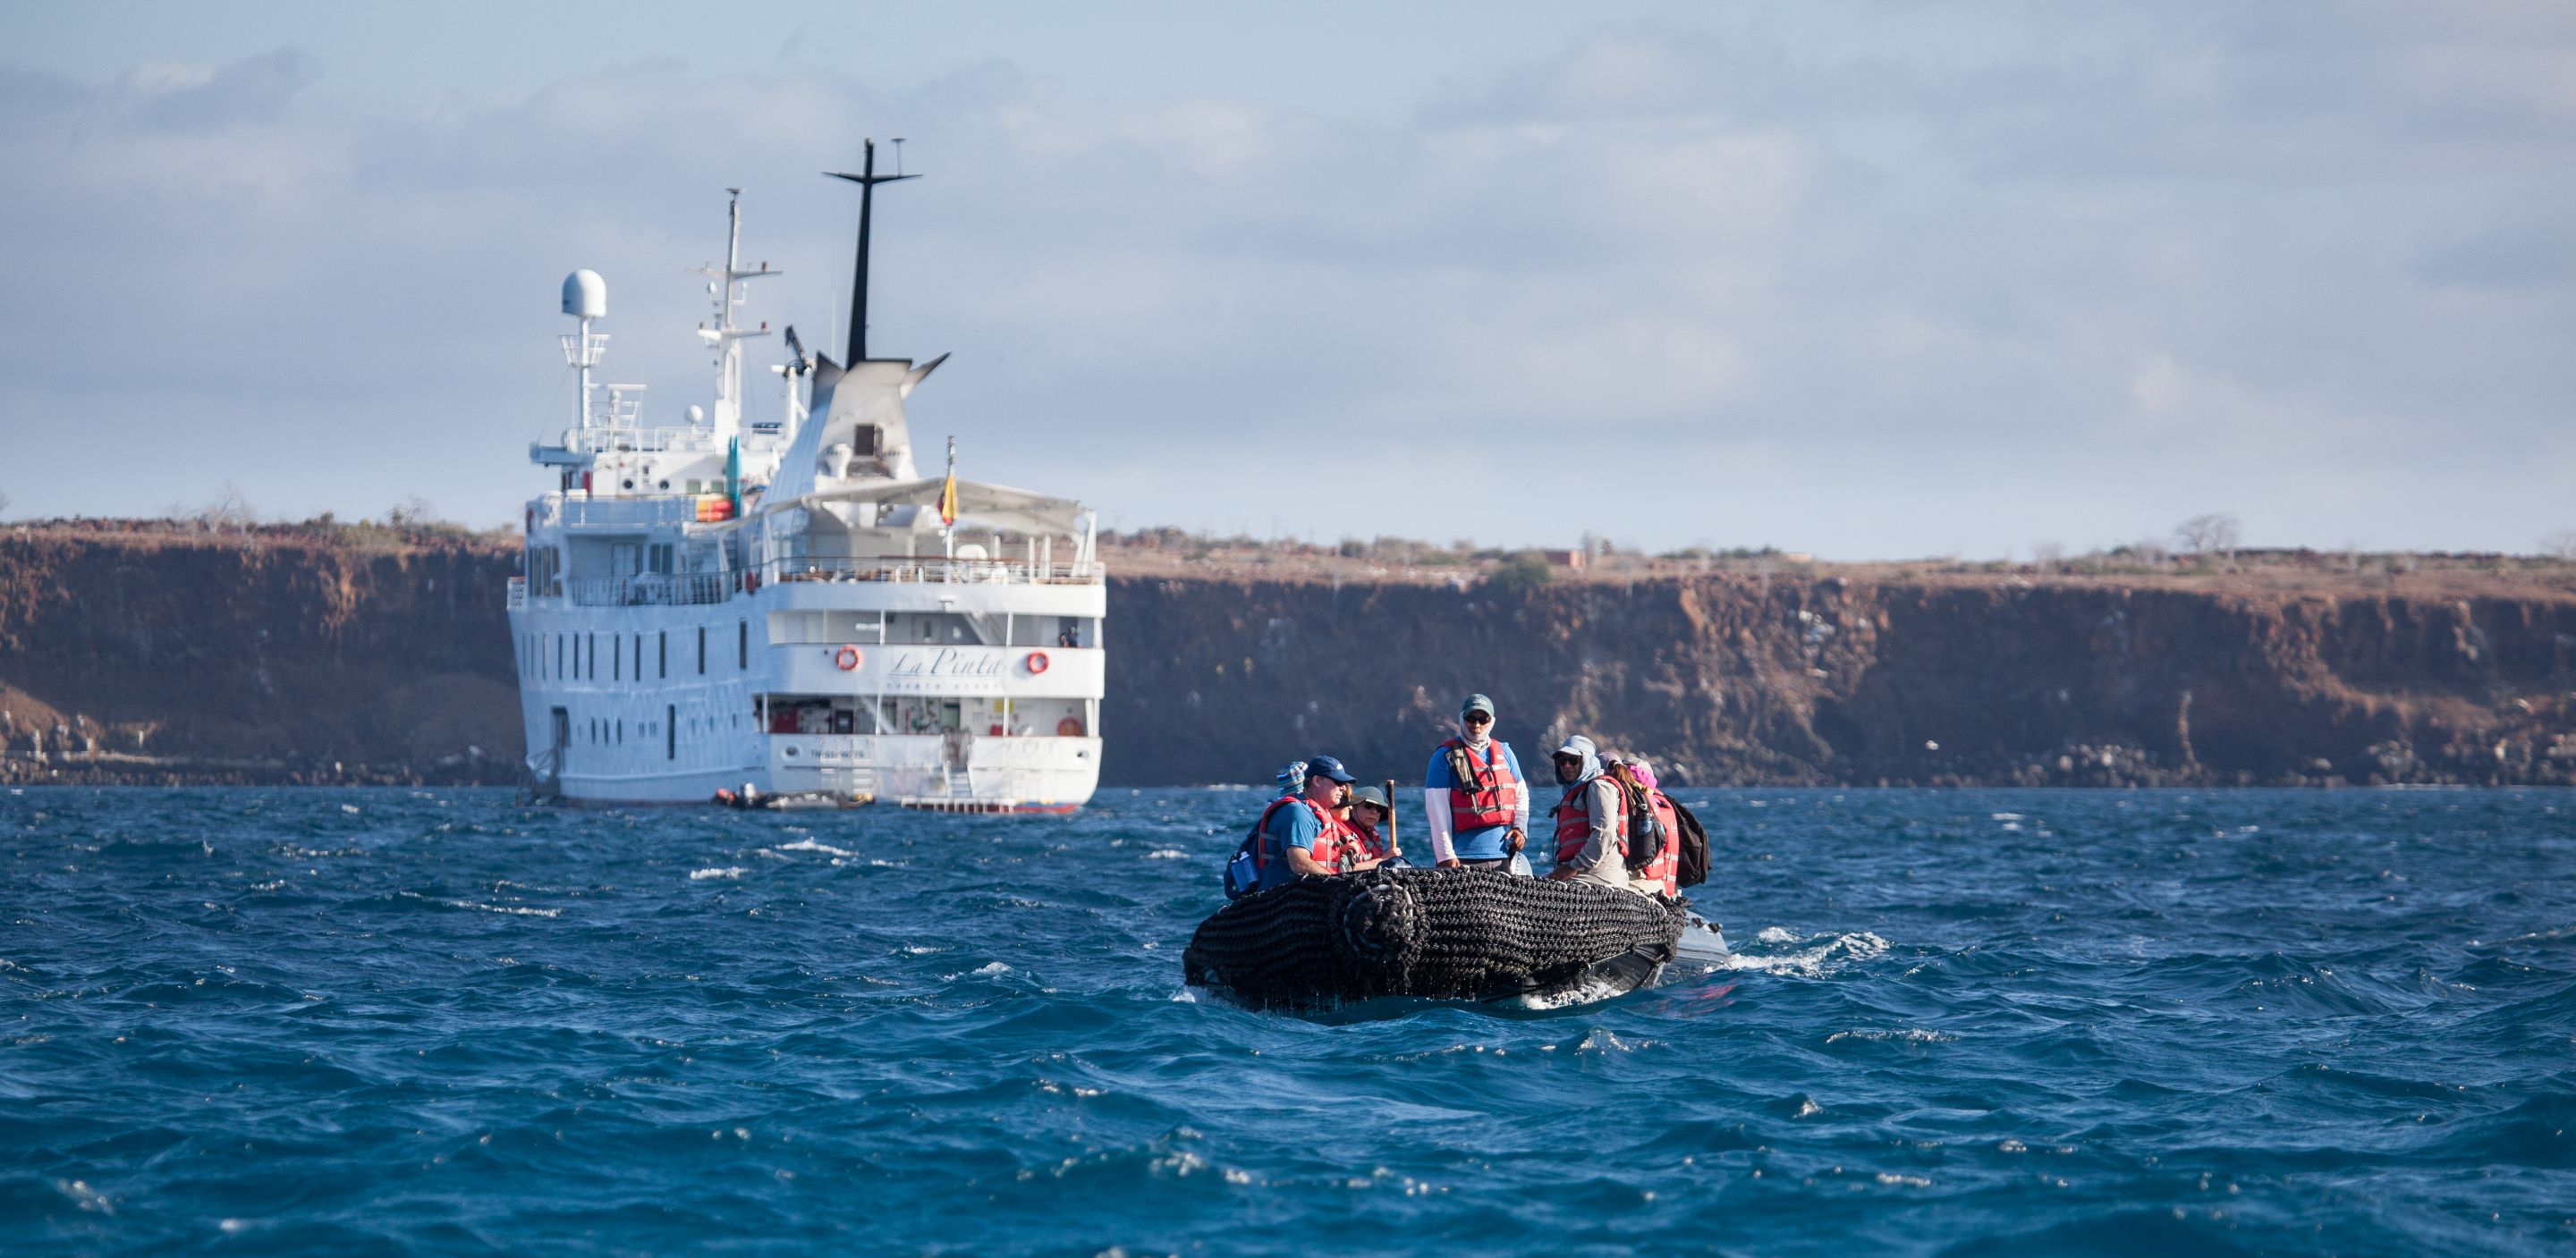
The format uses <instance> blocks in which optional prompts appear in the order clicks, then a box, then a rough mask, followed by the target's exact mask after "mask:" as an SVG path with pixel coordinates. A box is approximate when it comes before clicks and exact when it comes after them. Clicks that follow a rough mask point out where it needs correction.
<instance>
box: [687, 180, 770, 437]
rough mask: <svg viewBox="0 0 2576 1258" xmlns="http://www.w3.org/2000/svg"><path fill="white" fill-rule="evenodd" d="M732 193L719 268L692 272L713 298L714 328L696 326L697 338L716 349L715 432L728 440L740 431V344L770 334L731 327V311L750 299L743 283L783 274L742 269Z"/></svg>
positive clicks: (738, 193)
mask: <svg viewBox="0 0 2576 1258" xmlns="http://www.w3.org/2000/svg"><path fill="white" fill-rule="evenodd" d="M725 191H726V192H728V193H731V194H732V198H733V199H731V200H729V201H727V202H725V261H724V266H723V267H721V268H718V267H711V266H700V267H691V268H689V269H690V270H691V271H692V272H694V273H696V274H699V275H704V276H707V277H709V283H708V284H707V294H708V295H709V296H711V297H713V298H715V303H716V319H715V324H716V325H715V326H714V327H712V328H711V327H708V326H707V325H705V324H703V323H701V324H699V325H698V337H699V339H701V340H704V341H705V342H707V343H708V344H710V345H713V346H715V348H716V409H715V427H714V432H715V435H716V436H717V437H718V438H724V437H730V436H732V435H734V434H735V433H737V432H740V431H741V430H742V342H743V341H744V340H745V339H746V338H749V337H755V336H767V335H769V325H768V324H766V323H764V324H762V325H760V326H759V327H758V328H753V329H743V328H738V327H735V326H734V321H733V312H734V308H735V307H736V306H740V305H741V304H743V303H744V302H745V301H747V300H749V299H750V294H749V293H748V292H745V291H741V289H740V286H741V285H742V283H743V282H744V281H746V280H757V279H766V278H768V277H769V276H772V275H785V274H786V272H785V271H773V270H770V269H769V264H768V263H766V262H763V263H761V264H760V269H759V270H757V271H746V270H744V269H742V189H740V188H727V189H725Z"/></svg>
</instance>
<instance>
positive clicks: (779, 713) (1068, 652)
mask: <svg viewBox="0 0 2576 1258" xmlns="http://www.w3.org/2000/svg"><path fill="white" fill-rule="evenodd" d="M950 568H955V569H957V570H958V573H957V574H958V575H961V576H970V577H978V578H981V577H987V576H988V575H990V574H1000V575H1003V576H1006V577H1007V576H1010V575H1018V574H1014V573H1012V572H1011V570H1010V568H1009V566H1006V565H992V564H982V565H964V564H959V565H945V564H939V563H936V562H934V563H931V564H927V565H922V566H921V569H922V573H921V574H922V575H930V576H934V577H945V576H946V575H948V571H947V570H948V569H950ZM728 593H729V594H730V597H727V598H725V599H723V600H722V601H719V602H710V603H703V604H696V605H678V606H668V605H650V604H646V605H617V606H585V605H581V604H579V603H576V602H573V601H572V600H570V599H555V600H547V599H537V600H529V599H527V598H526V597H525V595H524V593H523V592H521V591H520V590H519V589H518V588H514V591H513V597H512V603H513V607H512V609H511V612H510V625H511V629H512V631H513V635H514V641H515V642H516V645H517V650H518V670H519V687H520V701H521V709H522V717H523V721H524V725H525V729H526V734H527V739H528V746H529V747H531V748H535V749H538V754H537V755H535V756H532V757H531V760H532V766H533V767H534V768H536V769H537V771H538V774H539V776H540V777H541V778H544V779H546V780H547V782H548V784H549V786H550V793H553V794H558V795H560V796H561V797H562V798H563V799H565V800H569V801H573V802H578V803H592V804H629V803H683V802H687V803H695V802H703V801H705V800H707V799H709V798H711V797H713V796H714V794H715V793H716V792H717V791H718V790H720V789H721V790H732V791H737V792H739V791H741V790H742V789H743V788H744V787H745V786H749V787H750V788H752V790H753V791H754V792H756V793H758V794H762V795H785V794H795V793H803V792H825V793H831V794H836V795H843V796H849V797H872V798H874V799H875V800H877V801H879V802H884V803H898V804H907V805H913V806H917V807H929V808H947V809H958V810H965V811H991V812H1013V811H1039V812H1048V811H1065V810H1070V809H1073V808H1077V807H1080V806H1081V805H1082V804H1083V803H1085V802H1087V801H1088V800H1089V799H1090V798H1091V795H1092V792H1093V790H1094V789H1095V788H1096V787H1097V786H1098V784H1099V779H1100V739H1099V737H1098V720H1099V715H1098V713H1099V704H1098V699H1099V696H1100V694H1101V691H1102V682H1103V680H1104V678H1103V675H1102V674H1103V668H1104V660H1103V652H1102V650H1101V649H1100V648H1099V646H1098V645H1097V643H1098V641H1099V633H1100V628H1099V626H1100V624H1101V620H1100V616H1101V612H1102V611H1103V603H1104V597H1103V587H1102V586H1101V585H1100V584H1098V583H1097V582H1066V583H1062V584H1019V583H1012V582H1009V581H1007V580H1005V581H1000V582H994V581H990V580H969V581H948V580H944V579H936V580H929V581H920V580H914V581H901V582H896V581H853V580H796V579H790V580H785V581H778V582H772V583H767V584H762V585H759V586H758V587H757V588H755V589H753V590H752V591H751V592H748V593H742V592H736V591H728ZM628 597H640V598H649V597H654V595H651V594H630V595H628ZM978 624H980V625H983V626H1000V627H1002V629H1003V630H1004V633H1003V634H1002V636H1004V637H1006V638H1017V637H1020V636H1022V631H1027V630H1036V631H1038V632H1036V633H1032V634H1029V635H1028V636H1039V637H1041V639H1042V641H1043V643H1044V645H1038V646H1023V645H1020V644H1019V643H1017V642H1016V641H1005V642H1002V643H998V644H987V643H983V642H960V641H942V640H939V639H946V638H954V637H961V636H967V635H965V634H962V633H960V632H959V630H961V629H965V628H968V627H971V626H975V625H978ZM1067 628H1069V629H1070V630H1071V633H1072V635H1073V636H1074V637H1075V638H1076V639H1077V640H1078V641H1087V642H1089V643H1092V644H1093V645H1089V646H1075V647H1065V646H1062V645H1060V642H1061V640H1062V635H1063V634H1064V633H1065V631H1066V629H1067ZM887 639H892V642H891V643H889V642H888V641H887ZM906 639H911V641H906ZM924 639H930V640H924ZM853 657H855V658H853ZM845 664H846V665H848V666H847V667H845V666H844V665H845Z"/></svg>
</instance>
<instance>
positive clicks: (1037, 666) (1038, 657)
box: [1029, 651, 1047, 677]
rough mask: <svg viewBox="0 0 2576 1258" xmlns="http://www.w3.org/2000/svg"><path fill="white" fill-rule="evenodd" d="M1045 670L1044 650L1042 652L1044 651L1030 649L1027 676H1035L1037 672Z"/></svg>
mask: <svg viewBox="0 0 2576 1258" xmlns="http://www.w3.org/2000/svg"><path fill="white" fill-rule="evenodd" d="M1046 670H1047V654H1046V652H1044V651H1031V652H1029V676H1031V677H1035V676H1037V675H1038V674H1040V673H1043V672H1045V671H1046Z"/></svg>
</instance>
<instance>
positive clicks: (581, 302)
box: [563, 267, 608, 319]
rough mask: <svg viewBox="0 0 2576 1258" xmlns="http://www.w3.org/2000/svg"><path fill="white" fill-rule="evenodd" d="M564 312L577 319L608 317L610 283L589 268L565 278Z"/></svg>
mask: <svg viewBox="0 0 2576 1258" xmlns="http://www.w3.org/2000/svg"><path fill="white" fill-rule="evenodd" d="M563 312H564V313H565V314H568V315H571V316H572V317H574V318H576V319H603V318H606V317H607V316H608V281H606V280H603V279H601V278H599V272H597V271H593V270H591V269H589V268H587V267H584V268H583V269H581V270H578V271H575V272H573V273H572V274H570V275H567V276H565V277H564V289H563Z"/></svg>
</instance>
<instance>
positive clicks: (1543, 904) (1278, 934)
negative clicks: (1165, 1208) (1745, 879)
mask: <svg viewBox="0 0 2576 1258" xmlns="http://www.w3.org/2000/svg"><path fill="white" fill-rule="evenodd" d="M1725 955H1726V941H1725V939H1724V937H1722V936H1720V935H1719V934H1718V933H1717V931H1716V929H1715V928H1714V927H1711V926H1710V925H1709V924H1708V923H1706V922H1702V921H1699V920H1698V919H1696V918H1694V917H1692V916H1691V915H1690V913H1689V911H1688V910H1687V909H1686V908H1685V907H1684V906H1683V905H1682V903H1681V902H1680V901H1678V900H1668V899H1662V898H1659V897H1658V898H1649V897H1647V896H1642V895H1636V894H1634V893H1631V892H1627V891H1618V890H1613V889H1611V888H1609V887H1604V886H1600V885H1598V884H1596V883H1588V882H1548V881H1545V880H1543V879H1537V878H1524V877H1516V876H1514V875H1511V874H1506V873H1501V872H1497V871H1491V870H1483V869H1413V868H1406V867H1401V866H1394V865H1384V866H1380V867H1378V868H1376V869H1373V870H1370V871H1368V872H1367V873H1362V874H1352V875H1348V876H1345V877H1340V878H1300V879H1298V880H1297V881H1295V882H1292V883H1289V884H1287V885H1286V886H1282V887H1275V888H1272V889H1271V890H1269V891H1265V892H1262V893H1261V894H1259V895H1254V896H1247V897H1245V898H1244V899H1241V900H1237V901H1235V902H1234V903H1232V904H1228V905H1226V906H1225V907H1224V908H1222V909H1219V910H1217V911H1216V913H1215V914H1214V915H1213V916H1211V917H1209V918H1208V919H1207V920H1206V921H1204V922H1201V923H1199V928H1198V933H1197V934H1195V935H1193V936H1191V938H1190V946H1189V951H1187V952H1185V953H1183V954H1182V957H1181V966H1182V976H1183V980H1184V981H1185V982H1187V983H1188V984H1189V985H1190V986H1193V987H1203V988H1208V989H1211V990H1212V991H1216V992H1219V993H1222V994H1223V995H1225V996H1227V997H1229V998H1231V999H1233V1000H1236V1001H1238V1002H1240V1003H1242V1004H1246V1005H1249V1006H1252V1007H1254V1008H1260V1009H1287V1010H1305V1009H1319V1008H1324V1007H1328V1006H1332V1005H1338V1004H1341V1003H1344V1002H1348V1001H1359V1000H1374V999H1377V998H1380V997H1389V996H1410V997H1422V998H1428V999H1434V1000H1465V1001H1523V1002H1527V1003H1530V1004H1534V1005H1541V1006H1546V1005H1558V1004H1572V1003H1579V1002H1582V1001H1587V1000H1597V999H1603V998H1606V997H1610V996H1615V995H1619V994H1621V993H1623V992H1629V991H1634V990H1636V989H1637V988H1640V987H1644V986H1647V985H1649V984H1652V983H1654V982H1655V981H1656V980H1657V979H1658V978H1660V977H1662V976H1663V973H1664V970H1665V967H1667V966H1669V965H1671V964H1673V963H1674V961H1675V960H1676V959H1694V960H1701V961H1712V960H1715V959H1719V958H1723V957H1724V956H1725Z"/></svg>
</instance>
